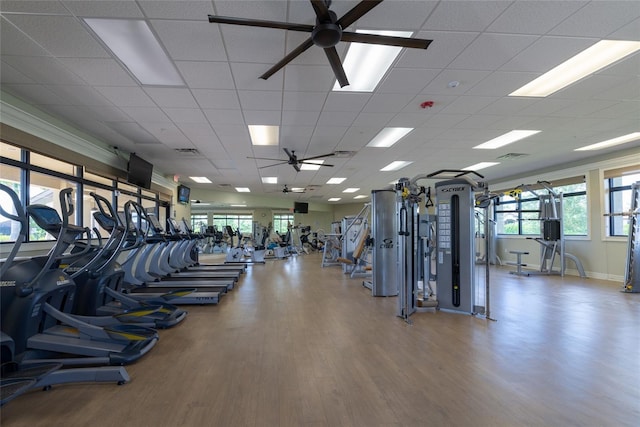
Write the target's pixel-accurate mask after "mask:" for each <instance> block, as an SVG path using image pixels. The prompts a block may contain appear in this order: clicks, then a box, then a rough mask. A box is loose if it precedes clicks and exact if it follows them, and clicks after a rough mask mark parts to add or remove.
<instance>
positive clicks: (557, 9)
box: [487, 0, 588, 34]
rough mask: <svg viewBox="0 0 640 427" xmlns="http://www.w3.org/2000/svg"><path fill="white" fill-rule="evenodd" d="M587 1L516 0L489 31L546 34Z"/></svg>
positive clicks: (490, 26)
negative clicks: (544, 0)
mask: <svg viewBox="0 0 640 427" xmlns="http://www.w3.org/2000/svg"><path fill="white" fill-rule="evenodd" d="M587 3H588V2H587V1H576V0H571V1H546V2H540V1H535V0H533V1H532V0H526V1H516V2H513V3H512V4H511V6H509V8H508V9H507V10H506V11H504V12H503V13H502V14H501V15H500V16H499V17H498V18H497V19H496V20H495V21H494V22H493V23H492V24H491V25H489V27H488V28H487V31H489V32H495V33H512V34H545V33H546V32H547V31H549V30H551V29H552V28H553V27H555V26H556V25H558V24H559V23H560V22H562V21H563V20H564V19H565V18H567V17H568V16H570V15H571V14H573V13H574V12H576V11H577V10H578V9H580V8H582V7H584V5H586V4H587Z"/></svg>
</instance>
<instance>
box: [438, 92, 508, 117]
mask: <svg viewBox="0 0 640 427" xmlns="http://www.w3.org/2000/svg"><path fill="white" fill-rule="evenodd" d="M498 99H499V98H494V97H489V96H461V97H459V98H458V99H456V100H455V101H453V102H452V103H451V104H449V105H448V106H446V107H445V108H444V109H443V110H442V112H443V113H444V114H474V113H477V112H478V111H480V110H482V109H483V108H484V107H486V106H487V105H489V104H492V103H493V102H495V101H497V100H498Z"/></svg>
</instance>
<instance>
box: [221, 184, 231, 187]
mask: <svg viewBox="0 0 640 427" xmlns="http://www.w3.org/2000/svg"><path fill="white" fill-rule="evenodd" d="M218 186H219V187H231V184H218Z"/></svg>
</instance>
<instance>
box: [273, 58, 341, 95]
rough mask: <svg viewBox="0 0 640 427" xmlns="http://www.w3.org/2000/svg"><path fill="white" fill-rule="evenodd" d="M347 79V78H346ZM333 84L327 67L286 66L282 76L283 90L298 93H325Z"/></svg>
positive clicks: (332, 77) (332, 76) (329, 68)
mask: <svg viewBox="0 0 640 427" xmlns="http://www.w3.org/2000/svg"><path fill="white" fill-rule="evenodd" d="M347 78H349V76H347ZM334 82H335V77H334V75H333V71H332V70H331V67H330V66H329V65H291V64H290V65H287V66H286V67H285V74H284V90H296V91H299V92H319V91H323V92H326V91H328V90H331V88H332V87H333V84H334Z"/></svg>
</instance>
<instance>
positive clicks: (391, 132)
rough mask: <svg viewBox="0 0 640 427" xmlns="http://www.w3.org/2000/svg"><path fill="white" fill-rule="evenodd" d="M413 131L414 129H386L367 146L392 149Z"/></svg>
mask: <svg viewBox="0 0 640 427" xmlns="http://www.w3.org/2000/svg"><path fill="white" fill-rule="evenodd" d="M412 130H413V128H384V129H382V130H381V131H380V132H379V133H378V134H377V135H376V136H375V137H374V138H373V139H372V140H371V141H369V143H368V144H367V145H366V146H367V147H376V148H378V147H383V148H387V147H391V146H392V145H393V144H395V143H396V142H398V141H399V140H400V139H401V138H402V137H404V136H405V135H406V134H408V133H409V132H411V131H412Z"/></svg>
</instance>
